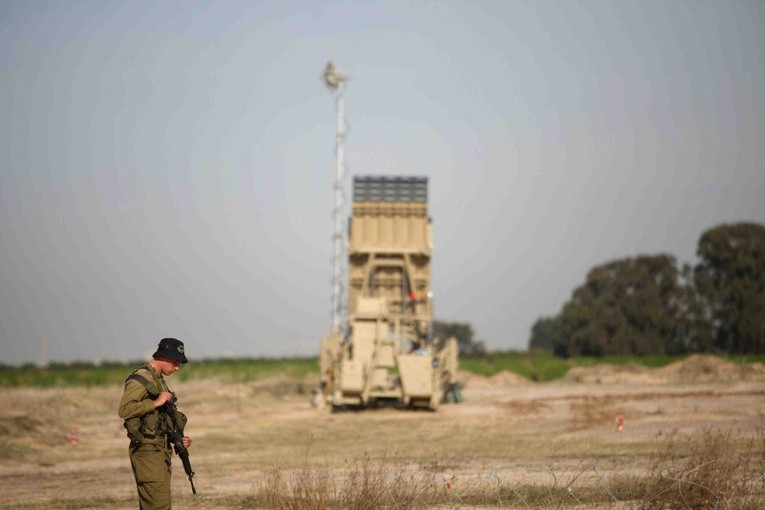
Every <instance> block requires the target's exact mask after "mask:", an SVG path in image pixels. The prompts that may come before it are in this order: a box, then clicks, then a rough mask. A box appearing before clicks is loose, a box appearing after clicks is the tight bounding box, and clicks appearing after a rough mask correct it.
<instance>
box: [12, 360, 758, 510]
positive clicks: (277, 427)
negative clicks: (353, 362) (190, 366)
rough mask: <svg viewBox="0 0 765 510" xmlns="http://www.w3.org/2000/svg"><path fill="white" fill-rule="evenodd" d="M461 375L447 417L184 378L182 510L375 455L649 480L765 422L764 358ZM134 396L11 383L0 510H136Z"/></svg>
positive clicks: (415, 465) (418, 463)
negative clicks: (348, 408)
mask: <svg viewBox="0 0 765 510" xmlns="http://www.w3.org/2000/svg"><path fill="white" fill-rule="evenodd" d="M461 379H462V381H463V383H464V390H463V395H464V398H465V401H464V402H463V403H461V404H448V405H443V406H441V408H440V409H439V410H438V411H436V412H428V411H408V410H395V409H377V410H369V411H364V412H342V413H331V412H329V410H327V409H316V408H313V407H311V406H310V402H309V401H310V395H308V394H306V392H305V390H304V388H305V387H307V386H308V385H306V384H305V382H300V381H291V380H286V379H285V380H279V379H271V380H267V381H257V382H253V383H247V384H241V383H235V382H230V381H225V380H204V381H190V382H185V383H182V382H175V384H173V382H174V381H173V378H170V379H169V380H168V382H170V383H171V387H173V389H174V390H175V391H176V393H177V394H178V396H179V403H178V404H179V409H181V410H182V411H184V412H185V413H186V414H187V415H188V416H189V424H188V427H187V433H188V434H189V435H190V436H191V437H192V439H193V445H192V447H191V449H190V453H191V461H192V465H193V467H194V470H195V472H196V476H195V478H194V482H195V485H196V488H197V492H198V494H197V495H196V496H192V495H191V490H190V487H189V484H188V481H187V480H186V478H185V476H184V473H183V469H182V466H181V464H180V462H179V460H178V459H177V458H176V459H175V461H174V473H173V476H174V481H173V494H174V506H175V507H177V508H213V509H216V508H228V507H230V506H228V505H229V503H227V501H228V500H227V498H229V497H234V496H241V495H247V494H251V493H252V492H253V491H255V490H257V488H258V487H261V486H262V484H263V483H264V479H265V478H266V474H267V473H268V472H269V470H273V469H282V470H287V471H289V470H297V469H303V468H306V467H307V468H317V469H330V470H335V469H336V470H338V471H341V470H343V469H348V468H349V466H354V465H358V464H359V463H363V462H369V461H370V460H371V461H374V462H381V463H385V464H389V465H394V466H399V467H400V469H402V470H412V471H418V470H419V471H421V470H429V471H430V472H432V473H434V475H435V476H434V479H439V478H441V479H443V480H450V481H452V483H455V484H457V483H459V482H460V480H467V479H470V478H476V477H477V478H481V477H484V478H491V479H495V480H496V481H497V483H503V484H514V483H519V484H520V483H550V482H551V480H553V479H560V478H561V477H563V478H565V476H567V473H574V472H580V471H581V470H582V469H583V466H585V469H586V470H587V471H588V472H590V475H591V476H592V477H594V478H595V479H598V478H601V479H607V478H608V477H609V476H611V475H614V474H622V475H626V474H634V473H644V472H646V471H647V470H648V469H650V467H651V465H652V462H651V460H652V458H653V456H654V455H655V453H656V452H657V449H658V448H660V444H661V441H662V439H663V438H664V437H666V436H667V435H668V434H671V433H673V432H678V433H680V434H684V435H688V436H695V435H699V434H702V433H703V432H704V431H705V430H709V429H716V430H735V431H737V432H738V433H741V434H743V435H751V436H754V435H755V433H756V431H757V430H758V429H761V428H762V427H763V425H765V420H764V419H763V414H762V412H763V403H765V398H764V396H765V367H764V366H763V365H762V364H747V365H737V364H734V363H730V362H727V361H725V360H722V359H718V358H713V357H706V356H694V357H691V358H689V359H687V360H684V361H682V362H678V363H675V364H672V365H669V366H667V367H664V368H662V369H654V370H651V369H646V368H642V367H638V366H626V367H616V366H597V367H594V368H587V369H584V368H575V369H573V370H572V371H571V372H570V373H569V374H568V375H567V376H566V378H565V379H564V380H561V381H557V382H553V383H529V382H526V381H524V380H523V379H521V378H519V377H517V376H515V375H513V374H508V373H501V374H497V375H495V376H494V377H492V378H481V377H477V376H472V375H470V374H464V373H463V374H461ZM121 389H122V388H121V387H118V386H114V387H105V388H90V389H88V388H75V389H29V388H21V389H4V390H0V508H19V509H20V508H24V509H32V508H103V507H106V506H108V507H109V508H111V509H113V510H120V509H127V508H135V507H136V506H137V498H136V496H135V487H134V485H133V480H132V473H131V470H130V465H129V461H128V459H127V440H126V438H125V434H124V430H123V428H122V424H121V421H120V420H119V418H118V417H117V415H116V408H117V405H118V402H119V399H120V395H121ZM620 416H621V418H622V420H623V428H622V430H621V431H619V430H618V429H617V419H618V417H620ZM75 440H76V444H74V443H75Z"/></svg>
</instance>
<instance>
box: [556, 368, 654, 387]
mask: <svg viewBox="0 0 765 510" xmlns="http://www.w3.org/2000/svg"><path fill="white" fill-rule="evenodd" d="M563 380H564V381H566V382H573V383H595V384H622V383H633V384H661V383H664V382H666V381H667V380H666V378H665V377H664V376H662V375H661V374H655V373H653V371H652V370H651V369H649V368H646V367H644V366H641V365H638V364H636V363H628V364H626V365H614V364H611V363H604V364H600V365H595V366H592V367H572V368H571V370H569V371H568V373H566V375H565V376H564V377H563Z"/></svg>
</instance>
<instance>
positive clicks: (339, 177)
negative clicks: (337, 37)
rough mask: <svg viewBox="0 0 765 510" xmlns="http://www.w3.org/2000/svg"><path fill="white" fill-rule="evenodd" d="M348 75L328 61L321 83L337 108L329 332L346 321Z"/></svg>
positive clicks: (337, 330) (338, 329)
mask: <svg viewBox="0 0 765 510" xmlns="http://www.w3.org/2000/svg"><path fill="white" fill-rule="evenodd" d="M346 80H347V77H345V76H343V75H342V74H340V73H338V72H337V71H336V70H335V66H334V64H333V63H332V62H331V61H330V62H327V65H326V66H325V67H324V84H325V85H326V86H327V88H328V89H330V90H331V91H334V92H336V94H337V99H336V108H337V134H336V144H337V145H336V151H337V170H336V172H335V185H334V188H335V207H334V209H333V210H332V217H333V219H334V220H335V230H334V233H333V235H332V241H333V243H334V250H333V252H332V332H333V333H342V332H343V331H342V328H343V325H344V324H345V306H344V303H343V296H344V295H345V292H344V291H345V249H344V248H345V230H344V229H343V220H344V219H345V120H344V108H343V93H344V92H345V81H346Z"/></svg>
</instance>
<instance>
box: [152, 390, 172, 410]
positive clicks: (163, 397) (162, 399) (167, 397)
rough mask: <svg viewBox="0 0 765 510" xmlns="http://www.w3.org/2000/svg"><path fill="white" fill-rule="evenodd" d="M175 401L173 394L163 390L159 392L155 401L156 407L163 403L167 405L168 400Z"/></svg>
mask: <svg viewBox="0 0 765 510" xmlns="http://www.w3.org/2000/svg"><path fill="white" fill-rule="evenodd" d="M172 401H173V394H172V393H170V392H169V391H163V392H162V393H160V394H159V396H158V397H157V400H155V401H154V407H159V406H162V405H165V403H166V402H172Z"/></svg>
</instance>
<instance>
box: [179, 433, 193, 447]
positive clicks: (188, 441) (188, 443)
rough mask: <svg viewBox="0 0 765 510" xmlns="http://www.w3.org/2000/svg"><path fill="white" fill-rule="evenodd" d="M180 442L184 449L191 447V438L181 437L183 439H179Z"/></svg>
mask: <svg viewBox="0 0 765 510" xmlns="http://www.w3.org/2000/svg"><path fill="white" fill-rule="evenodd" d="M181 442H183V446H184V447H185V448H188V447H189V446H191V438H190V437H189V436H183V439H181Z"/></svg>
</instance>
